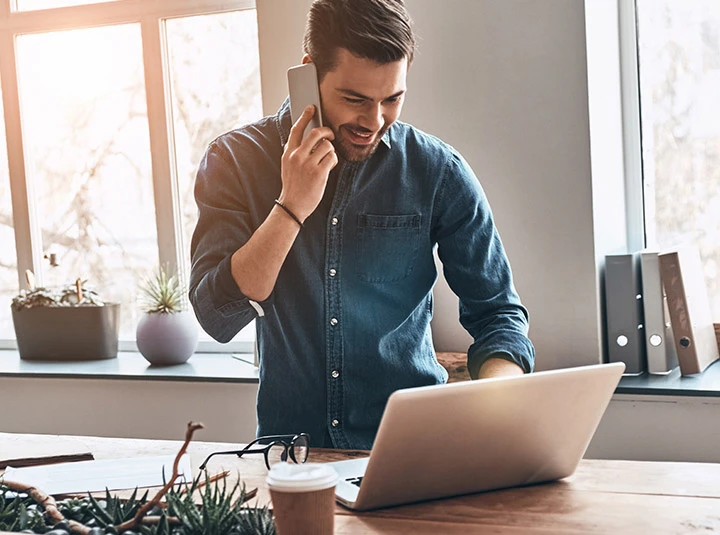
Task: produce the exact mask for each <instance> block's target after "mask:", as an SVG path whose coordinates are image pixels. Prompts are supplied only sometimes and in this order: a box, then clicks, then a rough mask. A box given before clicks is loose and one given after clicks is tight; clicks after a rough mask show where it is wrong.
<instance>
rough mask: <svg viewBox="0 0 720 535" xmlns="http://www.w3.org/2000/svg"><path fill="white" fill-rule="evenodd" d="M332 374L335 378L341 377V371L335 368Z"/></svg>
mask: <svg viewBox="0 0 720 535" xmlns="http://www.w3.org/2000/svg"><path fill="white" fill-rule="evenodd" d="M330 375H332V377H333V379H337V378H338V377H340V372H339V371H337V370H333V371H332V373H331V374H330Z"/></svg>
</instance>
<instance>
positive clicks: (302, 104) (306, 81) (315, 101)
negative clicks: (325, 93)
mask: <svg viewBox="0 0 720 535" xmlns="http://www.w3.org/2000/svg"><path fill="white" fill-rule="evenodd" d="M287 77H288V93H289V94H290V116H291V117H292V122H293V124H295V121H297V120H298V118H299V117H300V116H301V115H302V112H303V110H304V109H305V108H306V107H307V106H308V105H310V104H312V105H313V106H315V115H314V116H313V118H312V120H311V121H310V124H308V126H307V128H306V129H305V132H304V133H303V138H305V136H306V135H308V133H309V132H310V130H312V129H313V128H317V127H319V126H322V113H321V111H320V89H319V88H318V79H317V69H316V68H315V65H314V64H312V63H304V64H302V65H298V66H296V67H290V68H289V69H288V72H287Z"/></svg>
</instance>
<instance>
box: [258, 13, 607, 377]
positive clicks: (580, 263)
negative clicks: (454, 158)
mask: <svg viewBox="0 0 720 535" xmlns="http://www.w3.org/2000/svg"><path fill="white" fill-rule="evenodd" d="M406 3H407V6H408V9H409V10H410V13H411V14H412V16H413V18H414V20H415V28H416V31H417V33H418V35H419V38H420V40H419V50H418V54H417V57H416V60H415V62H414V64H413V65H412V68H411V69H410V73H409V79H408V96H407V101H406V105H405V109H404V111H403V115H402V117H401V118H402V120H404V121H406V122H409V123H411V124H414V125H415V126H417V127H419V128H421V129H423V130H425V131H427V132H430V133H432V134H435V135H437V136H439V137H440V138H442V139H444V140H445V141H447V142H448V143H450V144H451V145H453V146H455V147H456V148H457V149H458V150H459V151H460V152H461V153H462V154H463V155H464V156H465V158H466V159H467V160H468V162H469V163H470V164H471V166H472V167H473V169H474V170H475V173H476V174H477V175H478V177H479V179H480V182H481V184H482V185H483V187H484V189H485V191H486V193H487V195H488V198H489V200H490V203H491V206H492V207H493V212H494V215H495V219H496V222H497V225H498V228H499V230H500V233H501V237H502V239H503V242H504V244H505V246H506V249H507V252H508V255H509V257H510V262H511V264H512V267H513V273H514V276H515V283H516V286H517V289H518V291H519V293H520V295H521V297H522V299H523V302H524V303H525V305H526V306H527V307H528V309H529V311H530V314H531V328H530V329H531V330H530V335H531V338H532V340H533V342H534V344H535V346H536V350H537V368H538V369H547V368H556V367H561V366H569V365H577V364H583V363H593V362H598V361H599V360H600V349H599V348H600V336H599V330H598V325H599V301H598V293H597V284H596V280H597V277H596V269H595V266H596V263H595V250H594V236H593V209H592V183H591V165H590V134H589V119H588V89H587V64H586V52H585V18H584V17H585V12H584V8H583V2H582V1H580V0H543V1H541V2H539V1H537V0H511V1H508V0H483V1H479V0H443V1H442V2H439V1H437V0H407V2H406ZM309 5H310V1H308V0H302V1H299V0H259V2H258V17H259V22H260V54H261V75H262V82H263V101H264V105H265V111H266V113H273V112H274V111H275V110H276V109H277V107H278V105H279V104H280V103H281V102H282V100H283V99H284V98H285V95H286V91H287V90H286V88H287V83H286V81H285V70H286V69H287V67H289V66H290V65H293V64H295V63H298V62H299V61H300V58H301V49H300V48H301V47H300V43H301V42H302V33H303V29H304V19H305V13H306V11H307V7H308V6H309ZM436 305H437V306H436V314H435V318H434V322H433V331H434V334H435V341H436V345H437V347H438V349H439V350H446V351H465V350H467V347H468V345H469V337H468V335H467V334H466V333H465V331H464V330H463V329H462V328H461V327H460V326H459V324H458V320H457V316H458V312H457V300H456V299H455V298H454V296H453V295H452V294H450V293H449V291H448V289H447V286H446V285H445V284H444V282H442V281H441V283H440V284H439V285H438V291H437V292H436Z"/></svg>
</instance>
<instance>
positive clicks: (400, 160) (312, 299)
mask: <svg viewBox="0 0 720 535" xmlns="http://www.w3.org/2000/svg"><path fill="white" fill-rule="evenodd" d="M414 49H415V40H414V36H413V31H412V27H411V22H410V17H409V15H408V13H407V11H406V10H405V6H404V4H403V2H402V1H401V0H316V1H315V2H313V4H312V7H311V9H310V12H309V14H308V19H307V26H306V33H305V39H304V52H305V55H304V57H303V58H302V61H303V62H305V63H307V62H313V63H314V64H315V66H316V67H317V71H318V78H319V86H320V96H321V101H322V117H323V120H324V123H325V124H324V126H322V127H320V128H315V129H313V130H312V131H311V132H310V134H309V135H308V136H307V137H306V138H305V139H303V138H302V132H304V130H305V127H306V126H307V125H308V124H309V123H310V121H311V119H312V116H313V113H315V110H314V109H313V107H308V108H307V109H306V110H305V111H304V113H303V114H302V116H301V117H300V118H299V119H298V120H297V122H296V123H295V124H294V125H292V124H291V120H290V108H289V103H288V101H286V102H285V103H284V104H283V105H282V106H281V108H280V110H279V111H278V112H277V114H276V115H273V116H269V117H265V118H264V119H262V120H261V121H259V122H257V123H254V124H251V125H247V126H244V127H242V128H240V129H238V130H234V131H232V132H229V133H227V134H224V135H222V136H220V137H219V138H217V139H215V140H214V141H213V142H212V143H211V144H210V146H209V148H208V150H207V152H206V154H205V157H204V158H203V161H202V162H201V164H200V167H199V170H198V174H197V182H196V187H195V197H196V200H197V203H198V208H199V220H198V224H197V227H196V229H195V233H194V235H193V241H192V274H191V285H190V299H191V301H192V304H193V307H194V309H195V313H196V315H197V317H198V319H199V321H200V323H201V325H202V326H203V328H204V329H205V330H206V331H207V332H208V333H209V334H210V335H212V336H213V337H214V338H215V339H217V340H219V341H221V342H227V341H229V340H230V339H231V338H232V337H233V336H234V335H235V334H236V333H237V332H238V331H239V330H240V329H241V328H242V327H244V326H245V325H247V324H248V323H249V322H250V321H251V320H253V319H257V322H256V326H257V340H258V351H259V358H260V386H259V390H258V399H257V415H258V435H259V436H261V435H274V434H292V433H300V432H305V433H309V434H310V436H311V443H312V444H313V445H315V446H325V447H338V448H362V449H369V448H370V447H371V446H372V443H373V440H374V438H375V434H376V432H377V426H378V424H379V421H380V417H381V415H382V411H383V409H384V406H385V403H386V402H387V399H388V397H389V395H390V394H391V393H392V392H393V391H395V390H397V389H399V388H406V387H412V386H421V385H430V384H438V383H443V382H445V381H446V380H447V372H446V371H445V370H444V369H443V367H442V366H441V365H440V364H439V363H438V361H437V359H436V357H435V351H434V348H433V344H432V337H431V332H430V319H431V317H432V311H433V302H432V288H433V285H434V283H435V281H436V279H437V270H436V267H435V261H434V256H433V251H434V249H435V247H437V251H438V255H439V257H440V260H441V261H442V263H443V270H444V272H445V276H446V278H447V280H448V282H449V284H450V287H451V288H452V289H453V291H454V292H455V293H456V294H457V295H458V296H459V299H460V321H461V323H462V325H463V326H464V327H465V328H466V329H467V331H468V332H469V333H470V334H471V335H472V337H473V340H474V342H473V344H472V345H471V346H470V348H469V349H468V368H469V370H470V374H471V376H472V377H473V378H478V377H479V378H484V377H492V376H499V375H514V374H521V373H527V372H530V371H532V369H533V364H534V349H533V346H532V344H531V342H530V340H529V339H528V338H527V331H528V315H527V311H526V309H525V308H524V307H523V306H522V304H521V302H520V299H519V298H518V295H517V293H516V291H515V288H514V285H513V282H512V275H511V270H510V266H509V263H508V260H507V257H506V255H505V252H504V249H503V246H502V243H501V241H500V237H499V235H498V233H497V230H496V228H495V225H494V223H493V219H492V214H491V211H490V207H489V205H488V202H487V199H486V197H485V195H484V193H483V191H482V188H481V186H480V184H479V183H478V180H477V179H476V177H475V175H474V174H473V172H472V170H471V169H470V167H469V166H468V164H467V162H466V161H465V160H464V159H463V158H462V156H461V155H460V154H458V153H457V152H456V151H455V150H454V149H453V148H452V147H450V146H449V145H447V144H445V143H443V142H442V141H440V140H438V139H437V138H435V137H433V136H431V135H428V134H425V133H423V132H421V131H419V130H417V129H416V128H414V127H412V126H410V125H407V124H404V123H402V122H400V121H398V117H399V116H400V112H401V110H402V105H403V101H404V98H405V95H406V92H407V89H408V88H407V85H406V78H407V71H408V69H409V68H410V65H411V63H412V60H413V55H414Z"/></svg>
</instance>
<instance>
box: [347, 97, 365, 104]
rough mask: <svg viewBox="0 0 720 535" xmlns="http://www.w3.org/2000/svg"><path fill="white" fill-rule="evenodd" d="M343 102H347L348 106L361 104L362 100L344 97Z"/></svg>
mask: <svg viewBox="0 0 720 535" xmlns="http://www.w3.org/2000/svg"><path fill="white" fill-rule="evenodd" d="M345 102H347V103H349V104H362V99H361V98H350V97H345Z"/></svg>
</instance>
